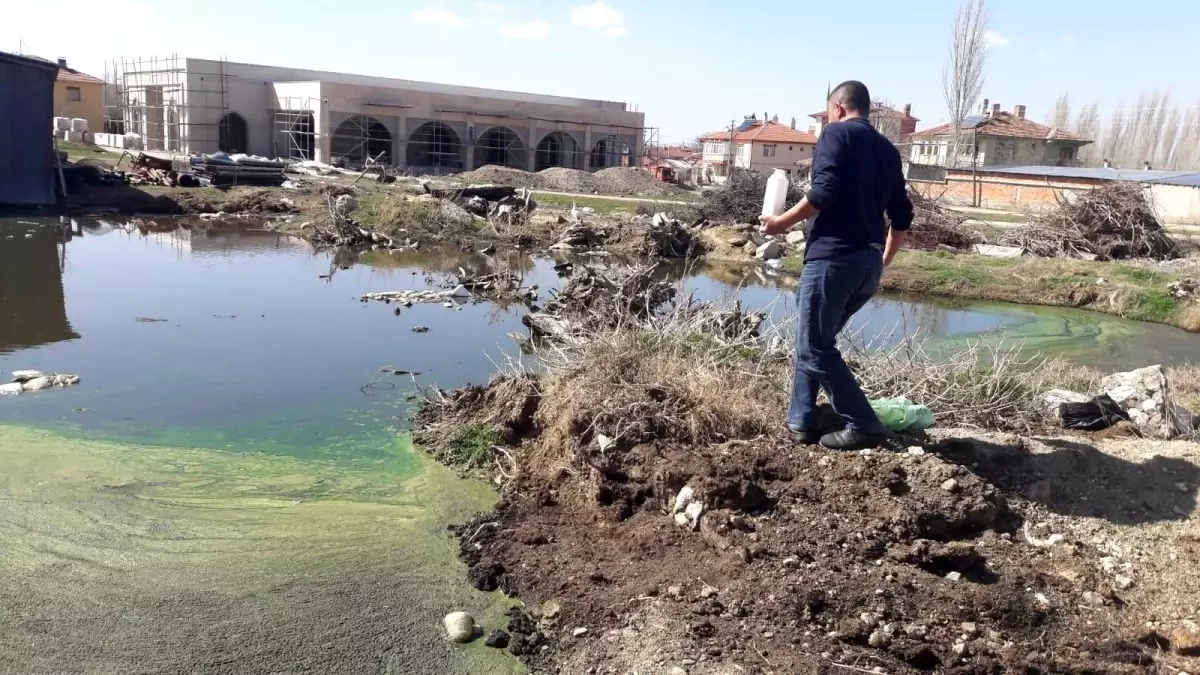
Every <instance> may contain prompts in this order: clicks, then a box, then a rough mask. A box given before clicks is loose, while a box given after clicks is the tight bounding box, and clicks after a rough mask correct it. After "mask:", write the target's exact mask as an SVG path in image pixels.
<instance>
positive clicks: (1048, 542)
mask: <svg viewBox="0 0 1200 675" xmlns="http://www.w3.org/2000/svg"><path fill="white" fill-rule="evenodd" d="M1021 532H1022V534H1024V535H1025V541H1027V542H1029V543H1030V544H1032V545H1033V546H1037V547H1038V548H1049V547H1051V546H1055V545H1057V544H1060V543H1062V540H1063V539H1065V537H1063V536H1062V535H1061V534H1052V535H1050V536H1049V537H1046V538H1045V539H1039V538H1038V537H1037V536H1036V535H1034V534H1033V532H1031V531H1030V529H1029V521H1028V520H1027V521H1025V527H1024V528H1022V530H1021Z"/></svg>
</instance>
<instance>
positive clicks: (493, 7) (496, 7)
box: [475, 2, 504, 13]
mask: <svg viewBox="0 0 1200 675" xmlns="http://www.w3.org/2000/svg"><path fill="white" fill-rule="evenodd" d="M475 8H476V9H482V10H483V11H485V12H493V13H499V12H503V11H504V5H502V4H500V3H498V2H477V3H475Z"/></svg>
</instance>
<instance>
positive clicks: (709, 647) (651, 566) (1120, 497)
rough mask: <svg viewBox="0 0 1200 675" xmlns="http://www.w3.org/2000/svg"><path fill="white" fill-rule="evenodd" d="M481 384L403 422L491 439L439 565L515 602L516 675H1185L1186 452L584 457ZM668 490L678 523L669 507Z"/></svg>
mask: <svg viewBox="0 0 1200 675" xmlns="http://www.w3.org/2000/svg"><path fill="white" fill-rule="evenodd" d="M634 386H637V385H634ZM491 387H492V388H497V387H498V388H499V389H495V391H497V392H502V393H503V395H499V396H489V395H488V391H487V390H483V389H478V388H477V389H475V390H473V391H474V393H473V394H472V395H471V396H468V397H465V398H463V399H462V400H461V401H460V404H459V405H456V406H452V407H451V409H452V410H453V412H450V413H449V414H447V409H443V410H441V411H440V412H438V413H436V414H432V415H431V414H430V412H431V411H429V410H428V409H427V413H426V415H425V416H423V417H419V419H418V421H419V423H420V424H421V425H422V428H423V429H424V432H423V433H424V434H425V438H423V439H422V441H423V442H425V443H428V444H430V445H436V444H437V442H438V437H439V436H441V435H442V434H443V433H444V432H445V430H446V429H450V428H453V427H454V425H455V424H461V423H463V422H465V421H467V420H473V421H474V422H476V423H488V424H494V425H496V427H497V428H499V429H501V430H502V433H501V434H500V438H501V441H502V442H503V443H504V444H505V447H508V448H509V453H510V457H512V458H515V466H514V464H505V463H504V462H498V463H497V465H498V466H500V467H501V468H503V469H505V471H504V472H503V473H502V474H501V473H495V474H494V475H497V476H500V480H501V481H502V482H504V489H503V492H502V495H503V497H502V500H501V502H500V503H499V504H498V505H497V507H496V508H495V510H494V511H492V512H491V513H488V514H485V515H482V516H480V517H479V518H477V519H476V520H475V521H473V522H471V523H469V524H467V525H466V526H464V527H463V528H462V529H461V539H460V547H461V555H462V557H463V559H464V560H465V561H466V563H467V564H468V565H469V566H470V571H469V575H468V577H469V579H470V580H471V582H472V584H474V585H475V586H476V587H477V588H481V589H495V588H499V589H503V590H505V591H507V592H509V593H513V594H516V595H517V596H519V597H520V598H521V599H522V600H524V602H525V603H526V605H527V606H528V607H530V608H532V619H533V620H534V621H537V623H536V624H534V623H532V622H531V621H529V620H526V619H524V618H521V619H519V620H517V621H516V622H515V624H516V625H515V629H514V630H516V633H515V635H516V637H517V638H518V639H517V640H516V643H517V644H521V645H525V644H527V643H528V640H529V639H532V640H533V642H534V644H536V645H543V644H544V645H547V647H546V648H545V650H543V651H539V650H533V651H534V652H535V653H534V654H533V655H526V658H527V659H530V660H531V662H532V663H533V664H534V665H535V666H536V667H537V668H538V669H539V672H540V671H545V672H561V673H579V672H589V673H626V672H639V673H646V672H652V673H657V672H661V673H666V672H667V671H668V670H670V669H671V668H672V667H678V668H682V669H683V670H684V672H688V673H692V674H693V675H695V674H696V673H714V674H716V673H730V672H750V673H796V672H802V673H818V672H820V673H827V672H886V673H918V672H948V673H1004V672H1023V673H1143V672H1145V673H1149V672H1172V673H1173V672H1176V671H1178V670H1188V671H1193V672H1194V671H1195V670H1196V667H1197V666H1198V665H1200V663H1195V662H1192V661H1191V658H1190V657H1189V656H1185V654H1190V653H1192V652H1190V651H1188V650H1189V649H1192V648H1193V647H1189V645H1192V644H1193V643H1191V642H1189V639H1190V636H1191V635H1192V633H1191V632H1190V631H1191V628H1192V627H1193V626H1194V624H1189V623H1187V622H1188V621H1194V620H1196V619H1197V616H1196V612H1197V598H1200V582H1198V581H1196V580H1195V578H1194V577H1195V576H1196V575H1194V574H1192V573H1190V572H1188V571H1187V570H1189V569H1191V570H1194V569H1196V565H1200V547H1198V546H1197V544H1196V541H1197V540H1198V538H1197V535H1198V534H1200V528H1197V522H1198V521H1197V519H1196V491H1197V487H1198V486H1200V468H1198V467H1197V465H1196V463H1195V462H1196V460H1197V459H1200V446H1197V445H1196V444H1192V443H1183V442H1176V443H1149V442H1146V441H1138V440H1122V439H1115V440H1114V439H1103V440H1098V439H1097V438H1092V437H1085V436H1072V437H1053V436H1046V437H1041V436H1038V437H1036V438H1035V437H1024V438H1023V437H1018V436H1006V435H989V434H983V433H980V432H976V431H967V430H945V431H941V432H939V433H937V434H935V435H934V436H933V437H931V438H928V439H926V441H925V442H924V443H922V444H921V449H920V450H919V451H915V452H910V451H909V450H907V449H906V448H899V449H897V450H895V451H888V452H874V453H863V454H858V453H855V454H839V453H828V452H824V451H820V450H818V449H815V448H807V447H798V446H795V445H793V444H792V443H791V442H790V441H789V440H788V439H786V438H785V437H784V435H783V434H782V433H780V431H781V430H779V431H770V430H768V431H761V430H760V432H759V433H757V434H756V435H755V436H754V437H746V436H744V435H741V434H738V433H736V432H735V431H733V430H731V431H730V435H731V437H730V438H729V439H727V440H725V441H723V442H707V443H692V444H682V443H679V442H677V441H675V440H672V438H675V437H678V434H675V433H672V432H670V431H669V430H668V429H666V428H660V429H653V428H651V429H644V428H639V429H636V430H634V431H633V433H631V434H628V435H626V436H625V438H628V439H631V440H629V441H628V442H618V443H617V444H615V445H612V446H608V447H606V448H605V449H603V450H601V449H597V448H596V445H597V443H599V442H601V441H599V440H598V439H597V438H594V437H593V434H594V431H593V430H592V429H589V428H588V425H587V424H586V421H584V422H583V423H582V426H581V427H579V428H577V429H576V432H577V433H579V434H581V437H580V438H579V442H578V443H577V444H573V443H569V442H565V440H564V439H563V438H561V437H560V436H559V434H558V431H557V430H558V429H559V426H558V425H557V420H559V409H560V408H562V407H564V405H566V402H564V401H562V400H555V399H547V398H540V399H539V397H540V396H543V395H544V394H545V392H544V391H541V390H540V389H539V385H538V384H537V381H536V380H534V379H533V378H523V379H520V380H517V381H513V380H511V379H508V378H500V379H498V380H497V381H496V382H494V383H493V385H491ZM646 389H647V390H646V392H645V396H646V405H647V406H650V407H652V406H653V405H654V403H653V402H654V401H655V396H656V392H655V391H654V388H653V387H647V388H646ZM657 395H660V396H661V395H662V392H661V391H660V392H658V393H657ZM567 407H569V405H567ZM668 407H669V406H668ZM595 422H596V423H597V425H598V426H600V427H603V426H604V424H605V423H604V422H602V421H601V420H600V419H596V420H595ZM572 446H577V448H578V449H574V450H573V449H571V448H572ZM555 448H560V449H561V450H560V451H559V452H557V454H556V453H555ZM514 468H515V469H517V470H516V471H515V472H514ZM514 473H515V475H514ZM506 477H507V478H506ZM685 485H687V486H690V487H692V488H693V489H694V490H695V493H696V496H697V498H698V499H700V500H701V501H702V502H703V503H704V504H705V513H704V515H703V516H702V518H701V519H700V523H699V527H698V529H696V530H692V529H690V528H687V527H680V526H678V525H677V524H676V523H675V522H674V519H673V517H672V515H671V514H670V509H671V504H672V501H673V500H674V498H675V496H676V494H677V493H678V492H679V490H680V489H681V488H682V487H683V486H685ZM577 629H586V631H584V632H580V631H579V630H577ZM530 636H532V638H530ZM539 649H540V647H539ZM675 672H678V671H675Z"/></svg>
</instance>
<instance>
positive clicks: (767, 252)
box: [754, 239, 780, 260]
mask: <svg viewBox="0 0 1200 675" xmlns="http://www.w3.org/2000/svg"><path fill="white" fill-rule="evenodd" d="M779 255H780V251H779V242H777V241H775V240H774V239H772V240H770V241H767V242H765V243H763V244H762V245H761V246H759V247H758V248H756V249H755V250H754V257H755V258H758V259H759V260H774V259H776V258H778V257H779Z"/></svg>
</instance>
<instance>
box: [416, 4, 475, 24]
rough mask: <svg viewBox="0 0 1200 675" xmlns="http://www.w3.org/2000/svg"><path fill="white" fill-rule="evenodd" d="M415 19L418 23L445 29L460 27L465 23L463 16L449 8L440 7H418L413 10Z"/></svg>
mask: <svg viewBox="0 0 1200 675" xmlns="http://www.w3.org/2000/svg"><path fill="white" fill-rule="evenodd" d="M413 19H414V20H416V22H417V23H423V24H427V25H430V26H437V27H438V28H445V29H450V28H458V27H459V26H461V25H462V24H463V20H462V17H460V16H459V15H457V14H455V13H454V12H451V11H450V10H448V9H441V8H438V7H427V8H425V9H418V10H417V11H415V12H413Z"/></svg>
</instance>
